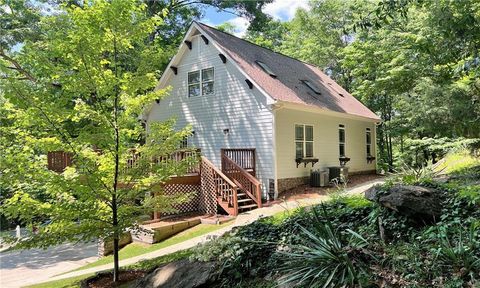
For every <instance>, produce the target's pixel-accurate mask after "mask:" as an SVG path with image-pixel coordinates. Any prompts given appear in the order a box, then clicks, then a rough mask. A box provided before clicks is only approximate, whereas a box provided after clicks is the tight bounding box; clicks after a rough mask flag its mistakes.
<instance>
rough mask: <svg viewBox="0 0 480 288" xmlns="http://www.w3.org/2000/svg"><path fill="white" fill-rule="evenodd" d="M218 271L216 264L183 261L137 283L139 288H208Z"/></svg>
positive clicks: (158, 270) (163, 268)
mask: <svg viewBox="0 0 480 288" xmlns="http://www.w3.org/2000/svg"><path fill="white" fill-rule="evenodd" d="M217 275H218V269H217V266H216V265H215V263H214V262H190V261H189V260H188V259H182V260H178V261H175V262H171V263H169V264H167V265H164V266H162V267H159V268H157V269H156V270H155V271H153V272H151V273H150V274H148V275H146V276H145V277H144V278H143V279H141V280H140V281H138V282H137V284H136V286H135V287H137V288H144V287H145V288H157V287H162V288H170V287H171V288H194V287H208V283H211V282H213V281H214V280H215V278H216V276H217Z"/></svg>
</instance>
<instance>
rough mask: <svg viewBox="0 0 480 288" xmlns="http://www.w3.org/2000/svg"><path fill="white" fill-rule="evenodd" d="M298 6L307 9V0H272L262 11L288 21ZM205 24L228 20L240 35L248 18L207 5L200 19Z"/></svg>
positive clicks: (243, 33) (246, 26)
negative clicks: (219, 10)
mask: <svg viewBox="0 0 480 288" xmlns="http://www.w3.org/2000/svg"><path fill="white" fill-rule="evenodd" d="M298 8H304V9H308V0H274V2H272V3H269V4H267V5H265V7H264V9H263V12H265V13H266V14H268V15H270V16H272V17H273V18H275V19H278V20H281V21H288V20H290V19H292V18H293V16H295V12H296V11H297V9H298ZM201 21H202V22H204V23H205V24H207V25H211V26H217V25H220V24H222V23H225V22H230V23H231V24H233V25H234V26H235V27H237V30H236V31H235V35H236V36H239V37H242V36H244V35H245V32H246V30H247V28H248V20H247V19H245V18H242V17H238V16H236V15H233V14H230V13H227V12H218V11H217V10H216V9H215V8H212V7H209V8H207V9H206V10H205V15H204V17H203V18H202V19H201Z"/></svg>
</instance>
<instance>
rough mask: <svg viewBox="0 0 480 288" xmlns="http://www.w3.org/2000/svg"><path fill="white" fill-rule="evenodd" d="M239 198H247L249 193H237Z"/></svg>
mask: <svg viewBox="0 0 480 288" xmlns="http://www.w3.org/2000/svg"><path fill="white" fill-rule="evenodd" d="M237 196H238V197H243V196H247V193H237Z"/></svg>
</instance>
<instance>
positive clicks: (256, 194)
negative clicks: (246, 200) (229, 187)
mask: <svg viewBox="0 0 480 288" xmlns="http://www.w3.org/2000/svg"><path fill="white" fill-rule="evenodd" d="M227 165H230V166H233V167H234V168H235V169H236V170H238V171H239V172H240V174H241V176H242V177H244V178H246V179H247V180H248V181H249V182H250V183H251V184H252V187H254V190H255V191H249V189H248V188H247V187H245V186H244V185H243V184H242V183H241V181H239V179H235V180H236V181H235V182H236V183H237V186H239V187H240V189H242V190H243V191H245V193H246V194H247V195H248V196H249V197H250V198H252V200H253V201H254V202H255V203H256V204H257V206H258V208H262V195H261V193H262V191H261V189H260V186H261V183H260V181H259V180H258V179H257V178H256V177H254V176H252V175H251V174H250V173H248V171H247V170H245V169H243V168H242V167H241V166H240V165H238V164H237V163H235V161H233V160H232V159H231V158H230V157H228V156H227V155H226V154H222V170H223V173H224V174H226V175H227V176H229V175H231V174H232V173H229V171H228V169H227V167H226V166H227Z"/></svg>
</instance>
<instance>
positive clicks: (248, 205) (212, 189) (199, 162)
mask: <svg viewBox="0 0 480 288" xmlns="http://www.w3.org/2000/svg"><path fill="white" fill-rule="evenodd" d="M100 153H101V152H100ZM255 153H256V152H255V149H254V148H228V149H221V151H220V154H221V168H219V167H216V166H215V165H214V164H213V163H212V162H211V161H210V160H209V159H207V158H206V157H204V156H200V155H201V151H200V149H195V150H191V149H190V150H179V151H177V152H175V153H173V154H171V155H169V156H162V157H155V159H149V160H148V161H152V163H154V164H155V165H161V164H162V163H165V162H166V161H171V160H174V161H183V160H185V159H188V161H192V163H191V164H190V165H189V167H188V170H187V173H186V174H184V175H181V176H176V175H173V176H171V178H170V180H169V181H167V182H166V183H164V184H162V189H161V192H160V191H159V192H158V193H165V194H166V195H170V196H172V195H175V194H176V193H192V192H195V195H194V197H193V199H192V200H191V201H189V202H188V203H183V204H180V205H177V206H176V207H175V209H176V210H178V213H179V214H182V213H189V212H200V213H203V214H208V215H215V214H218V213H219V212H221V211H219V210H218V207H221V208H222V209H223V210H224V211H225V212H226V213H227V214H229V215H232V216H236V215H238V214H239V213H241V212H245V211H248V210H251V209H255V208H257V207H262V198H261V195H262V192H261V183H260V181H259V180H258V179H257V178H256V155H255ZM141 157H142V156H141V155H139V153H136V151H134V150H132V156H131V157H130V158H129V159H128V160H127V163H126V165H125V168H124V169H123V170H122V173H128V170H129V169H133V168H136V167H138V166H136V165H138V164H137V163H138V161H139V160H140V159H141ZM143 161H145V159H144V160H143ZM72 164H74V159H72V155H71V154H69V153H67V152H63V151H54V152H50V153H48V168H49V169H50V170H53V171H55V172H58V173H61V172H63V171H64V170H65V168H66V167H67V166H69V165H72ZM120 185H122V184H120ZM126 186H127V185H123V186H122V188H124V189H125V188H128V187H126ZM152 192H153V193H155V192H154V191H152ZM165 215H168V214H164V213H162V212H161V211H156V212H154V213H153V220H158V219H160V218H161V217H162V216H165Z"/></svg>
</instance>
